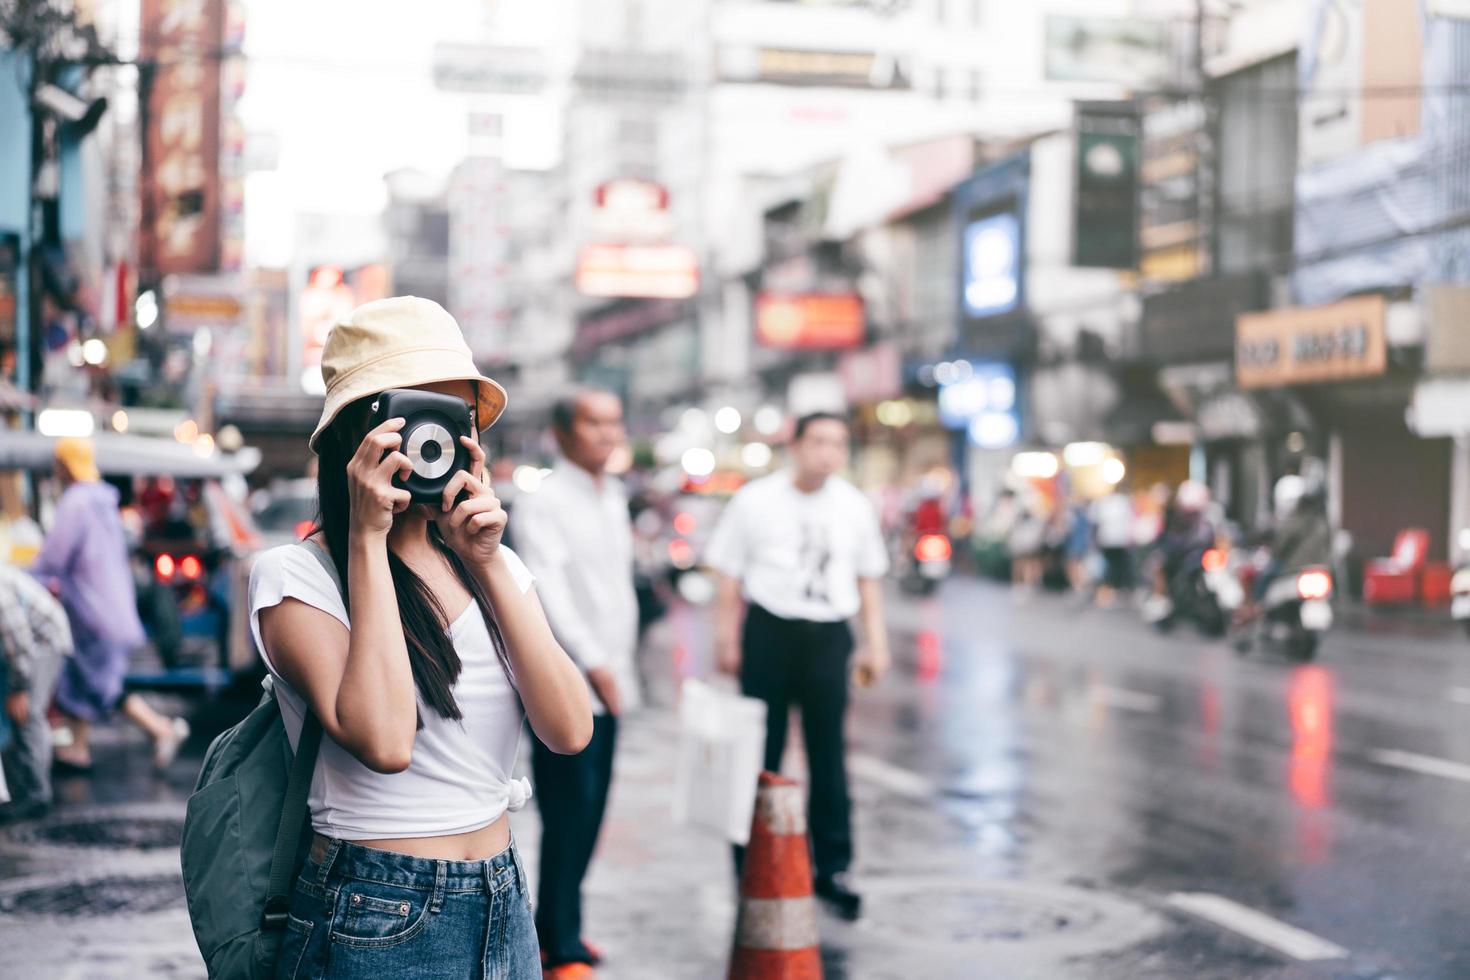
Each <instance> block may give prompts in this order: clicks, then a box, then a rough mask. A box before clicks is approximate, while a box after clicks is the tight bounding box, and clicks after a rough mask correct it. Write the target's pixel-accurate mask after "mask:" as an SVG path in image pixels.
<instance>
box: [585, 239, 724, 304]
mask: <svg viewBox="0 0 1470 980" xmlns="http://www.w3.org/2000/svg"><path fill="white" fill-rule="evenodd" d="M576 283H577V292H579V293H581V294H582V295H583V296H609V297H612V296H626V297H629V298H631V299H688V298H689V297H690V296H693V295H694V294H695V293H697V292H699V259H698V258H696V257H695V255H694V252H693V250H691V249H688V248H685V247H684V246H682V245H589V246H587V247H586V248H584V249H582V254H581V255H580V256H579V257H578V258H577V278H576Z"/></svg>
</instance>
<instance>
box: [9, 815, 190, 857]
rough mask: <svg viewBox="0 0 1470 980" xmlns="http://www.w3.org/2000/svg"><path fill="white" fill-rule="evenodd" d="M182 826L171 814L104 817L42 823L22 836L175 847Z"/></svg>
mask: <svg viewBox="0 0 1470 980" xmlns="http://www.w3.org/2000/svg"><path fill="white" fill-rule="evenodd" d="M183 828H184V822H183V821H182V820H179V819H177V818H174V817H106V818H89V819H85V820H63V821H58V822H56V823H46V824H41V825H40V826H37V827H34V828H32V829H31V830H29V831H28V832H27V833H26V834H25V837H26V839H28V840H32V841H35V842H37V843H43V844H56V845H59V846H61V847H105V848H109V849H113V850H116V849H127V850H139V851H150V850H158V849H162V848H170V847H178V846H179V841H180V840H181V839H182V838H183Z"/></svg>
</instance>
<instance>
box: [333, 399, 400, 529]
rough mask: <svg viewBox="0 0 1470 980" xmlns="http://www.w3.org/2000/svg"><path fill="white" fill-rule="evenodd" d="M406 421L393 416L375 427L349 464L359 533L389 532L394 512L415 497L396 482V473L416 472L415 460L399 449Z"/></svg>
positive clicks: (350, 492)
mask: <svg viewBox="0 0 1470 980" xmlns="http://www.w3.org/2000/svg"><path fill="white" fill-rule="evenodd" d="M403 424H404V420H403V419H401V418H398V419H389V420H388V421H386V422H384V423H383V424H382V425H380V426H378V427H377V428H376V429H373V430H372V431H371V432H369V433H368V434H367V435H366V436H364V437H363V440H362V445H360V446H358V447H357V452H355V453H353V455H352V459H351V461H350V462H348V464H347V495H348V499H349V500H350V501H351V505H352V531H353V533H355V534H373V535H384V534H387V533H388V529H389V528H391V527H392V526H393V515H395V514H398V513H400V512H402V511H403V510H404V509H406V508H407V507H408V505H409V503H411V502H412V500H413V498H412V496H411V495H410V494H409V492H408V491H407V490H405V489H403V488H402V487H395V486H394V485H393V478H394V477H395V476H400V475H401V476H407V475H408V474H410V473H412V472H413V463H411V462H409V459H408V457H407V456H405V455H403V453H401V452H399V451H398V447H399V446H400V445H402V443H403V436H402V435H401V434H400V432H399V430H400V429H402V428H403ZM384 453H387V455H386V456H385V455H383V454H384Z"/></svg>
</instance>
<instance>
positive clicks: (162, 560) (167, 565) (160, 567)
mask: <svg viewBox="0 0 1470 980" xmlns="http://www.w3.org/2000/svg"><path fill="white" fill-rule="evenodd" d="M177 570H178V565H177V564H175V562H174V556H173V555H159V556H158V557H157V558H155V559H154V560H153V571H154V572H156V573H157V574H158V577H159V578H161V579H163V580H164V581H165V582H167V581H168V580H169V579H171V578H173V577H174V572H175V571H177Z"/></svg>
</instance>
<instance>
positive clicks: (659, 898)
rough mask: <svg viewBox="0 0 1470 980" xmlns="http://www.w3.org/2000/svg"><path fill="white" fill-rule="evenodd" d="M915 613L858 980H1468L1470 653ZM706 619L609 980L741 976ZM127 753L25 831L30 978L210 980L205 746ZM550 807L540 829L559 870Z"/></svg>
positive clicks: (637, 794)
mask: <svg viewBox="0 0 1470 980" xmlns="http://www.w3.org/2000/svg"><path fill="white" fill-rule="evenodd" d="M893 599H894V606H893V629H894V632H895V653H896V658H897V661H898V663H897V667H896V669H895V672H894V674H893V676H892V677H891V678H890V679H889V681H888V682H887V683H885V684H884V685H883V686H882V687H881V688H879V689H876V690H874V691H872V692H869V693H865V694H861V695H858V696H857V700H856V703H855V709H854V711H853V714H852V717H851V719H850V724H849V741H850V744H851V748H852V755H851V769H852V774H853V778H854V794H855V799H856V814H857V834H858V853H859V857H858V864H857V867H856V869H855V871H856V878H857V881H858V883H859V885H860V887H861V888H862V889H863V890H864V891H865V893H866V894H867V896H868V908H867V912H866V914H865V916H864V918H863V919H862V920H861V921H859V922H858V923H856V924H846V923H843V922H840V921H838V920H836V919H834V918H831V917H829V916H823V918H822V919H821V924H820V928H821V935H822V950H823V959H824V962H825V964H826V966H827V969H828V976H829V977H832V978H874V980H877V978H893V980H899V978H907V977H913V976H916V975H923V976H928V977H936V978H938V977H946V978H949V977H953V978H988V977H996V978H1029V977H1035V978H1063V977H1077V978H1093V977H1097V978H1118V980H1123V978H1130V980H1132V978H1165V977H1184V976H1188V977H1194V978H1226V977H1242V976H1251V977H1274V978H1315V977H1322V978H1326V977H1359V978H1389V977H1415V978H1453V977H1461V976H1464V975H1465V973H1466V971H1467V970H1470V942H1467V937H1466V933H1465V930H1464V928H1463V924H1462V916H1461V905H1462V897H1463V895H1462V892H1463V887H1462V886H1463V881H1464V879H1465V875H1466V873H1467V870H1470V868H1467V864H1470V857H1467V855H1470V836H1467V834H1470V831H1467V829H1466V825H1465V823H1464V821H1463V820H1460V819H1459V818H1458V814H1460V813H1461V812H1463V809H1464V807H1465V806H1466V805H1467V803H1470V745H1467V742H1466V735H1465V731H1466V727H1465V719H1464V713H1465V712H1466V711H1470V707H1467V702H1470V662H1467V658H1466V653H1467V643H1466V640H1465V639H1464V637H1463V636H1461V635H1459V634H1458V633H1448V632H1446V631H1445V629H1444V628H1443V626H1442V625H1435V624H1427V623H1423V622H1416V621H1413V620H1403V619H1394V620H1388V621H1381V620H1380V621H1374V622H1370V623H1366V624H1364V625H1362V626H1361V627H1354V628H1352V629H1347V630H1343V631H1341V632H1339V633H1338V634H1336V635H1334V636H1333V638H1332V639H1331V641H1330V642H1329V643H1328V644H1327V645H1326V646H1325V647H1324V649H1323V652H1322V659H1321V662H1320V663H1319V664H1311V665H1296V666H1294V665H1288V664H1286V663H1283V662H1279V661H1275V660H1271V659H1268V658H1264V657H1260V656H1253V657H1251V658H1247V659H1242V658H1240V657H1238V656H1237V655H1236V653H1235V652H1234V651H1233V650H1231V649H1230V648H1229V646H1227V645H1225V644H1222V643H1218V642H1211V641H1208V640H1204V639H1201V638H1198V637H1196V636H1194V635H1192V634H1191V633H1189V632H1188V631H1181V632H1179V633H1177V634H1175V635H1171V636H1161V635H1158V634H1156V633H1154V632H1153V631H1151V630H1149V629H1148V628H1147V627H1146V626H1144V625H1143V624H1142V623H1141V622H1139V620H1138V618H1137V617H1136V616H1135V615H1134V614H1133V613H1132V612H1131V611H1124V610H1113V611H1101V610H1095V609H1091V608H1083V607H1079V606H1078V605H1077V604H1076V603H1074V602H1072V601H1069V600H1067V599H1065V598H1058V597H1053V596H1038V597H1036V598H1034V599H1032V600H1030V601H1027V602H1022V603H1017V602H1015V601H1013V600H1012V598H1011V596H1010V595H1009V594H1008V593H1007V592H1006V591H1005V590H1004V589H1002V588H999V587H997V586H994V585H990V584H982V583H978V582H976V581H974V580H971V579H956V580H954V581H952V582H950V583H947V584H946V586H945V587H944V589H943V590H942V591H941V592H940V594H939V595H938V596H936V597H934V598H930V599H918V600H916V599H910V598H899V597H898V596H897V595H895V596H894V597H893ZM707 627H708V623H707V619H706V618H705V616H704V615H703V612H702V611H700V610H697V609H694V608H690V607H680V608H676V609H675V610H674V611H673V613H672V614H671V617H670V619H669V620H667V621H666V622H665V624H663V625H662V626H660V627H659V628H658V629H657V630H655V632H654V634H653V636H652V638H651V640H650V642H649V644H648V645H647V649H646V651H645V655H644V659H643V666H644V668H645V674H646V675H647V676H648V678H649V687H650V693H651V694H652V695H653V700H654V701H655V702H657V704H658V705H659V706H658V707H653V708H650V709H649V710H648V711H646V712H645V713H644V714H643V715H642V716H640V717H639V718H638V719H637V720H636V721H634V722H633V723H631V724H630V725H629V728H628V733H629V734H628V738H627V740H626V742H625V743H624V745H623V747H622V750H621V753H620V755H619V758H618V781H617V783H616V784H615V789H614V793H613V801H612V809H611V814H610V817H609V821H608V824H607V826H606V828H605V830H604V833H603V836H602V841H601V846H600V851H599V854H598V857H597V859H596V861H595V862H594V865H593V872H592V874H591V876H590V878H589V880H588V883H587V886H586V887H587V896H588V907H587V916H588V922H589V925H588V928H589V932H590V934H591V936H592V937H593V938H595V939H596V940H598V941H599V942H600V943H603V944H604V945H605V948H606V951H607V957H608V959H607V965H606V967H605V968H604V970H603V971H602V972H603V975H605V976H608V977H614V978H628V980H633V978H664V977H668V978H705V977H710V978H713V977H718V976H721V975H723V969H724V963H725V958H726V955H727V952H728V948H729V945H730V936H731V929H732V923H733V917H734V909H735V901H734V891H733V879H732V876H731V873H730V863H729V855H728V851H727V850H726V848H725V847H724V846H723V845H722V844H720V843H719V842H718V841H717V840H714V839H712V838H709V837H707V836H704V835H702V834H700V833H698V832H695V831H692V830H689V829H687V828H681V827H676V826H675V825H674V824H673V823H672V820H671V817H670V806H669V803H670V799H671V795H672V782H671V772H672V758H673V747H674V744H675V742H676V734H677V731H676V724H675V721H674V718H673V716H672V715H671V714H670V713H669V711H668V710H667V706H668V703H669V699H670V698H671V696H672V694H673V691H674V683H675V678H676V677H677V676H678V675H679V673H680V672H690V673H699V672H702V671H703V669H704V667H703V664H702V662H701V661H702V657H703V652H702V651H704V650H706V649H707V642H708V641H707ZM126 741H128V739H126V738H122V737H121V735H119V737H118V738H116V739H111V740H108V741H106V742H105V743H104V744H103V746H102V747H101V748H99V752H100V751H106V752H107V756H106V758H105V762H106V765H105V766H104V770H103V773H102V774H101V775H99V776H98V777H97V778H96V779H95V780H93V781H92V782H91V783H90V785H89V784H88V783H86V782H84V781H80V780H77V779H75V778H72V779H64V780H63V781H62V782H61V784H60V786H59V792H60V794H61V796H62V799H63V800H64V801H65V806H64V807H63V808H62V809H61V810H60V811H59V812H57V813H56V814H55V815H53V816H52V817H50V818H48V819H46V820H44V821H41V822H39V823H34V824H24V825H20V826H16V827H12V828H9V829H7V830H5V831H4V836H3V845H0V880H3V885H0V910H3V912H4V914H3V916H0V944H3V948H4V949H5V951H6V964H7V966H6V969H7V972H10V971H14V972H13V974H12V975H14V976H17V977H22V976H48V977H50V976H55V977H78V978H80V977H87V978H98V977H103V978H123V977H138V976H179V977H185V976H187V977H193V976H202V967H201V965H200V964H199V962H198V958H197V953H196V952H195V950H194V948H193V943H192V938H191V936H190V933H189V927H188V920H187V917H186V916H185V914H184V911H183V906H182V891H181V887H180V885H179V880H178V872H177V865H176V863H175V861H176V857H175V855H176V850H175V849H174V848H173V847H171V846H170V842H171V841H176V840H177V833H178V821H179V820H180V818H181V816H182V802H181V798H182V795H183V793H184V792H185V791H186V789H187V786H188V784H189V781H190V779H191V778H192V771H193V768H194V766H195V765H196V764H197V759H198V754H197V750H198V749H199V748H200V746H199V745H198V744H196V745H195V746H193V748H195V750H196V751H195V753H194V754H193V755H191V756H189V757H186V758H184V759H181V760H180V761H179V762H178V763H176V764H175V766H174V768H173V770H172V771H171V772H170V773H169V774H168V776H167V778H165V779H162V780H155V779H154V778H153V777H152V776H151V774H149V773H148V772H147V770H146V766H145V765H144V762H143V759H142V757H141V756H139V755H138V754H137V753H133V754H132V755H131V756H129V755H128V754H127V753H125V752H124V751H123V749H124V744H123V743H125V742H126ZM197 741H198V740H196V742H197ZM791 768H792V769H793V770H794V771H796V772H798V773H799V772H800V769H801V764H800V761H799V757H797V759H796V760H795V761H794V763H793V765H792V766H791ZM534 812H535V811H534V808H532V809H528V810H527V811H525V812H523V813H521V814H519V815H518V816H517V817H516V820H515V826H516V835H517V839H518V841H519V843H520V846H521V847H522V848H524V853H525V855H526V856H527V858H528V859H529V861H528V863H530V864H532V865H533V867H532V869H531V874H532V876H533V877H534V875H535V871H534V861H535V853H536V840H537V837H538V829H537V825H536V821H535V817H534ZM84 884H86V885H87V887H85V888H83V887H79V886H81V885H84ZM1186 896H1192V897H1186ZM1200 896H1218V897H1219V899H1225V900H1228V901H1229V902H1230V903H1235V904H1234V905H1223V906H1222V905H1221V904H1219V903H1218V900H1211V901H1201V900H1200V898H1199V897H1200ZM1250 913H1257V914H1259V915H1260V916H1265V917H1269V919H1270V920H1274V922H1271V923H1268V924H1267V925H1266V926H1263V925H1262V924H1261V922H1259V921H1257V920H1255V919H1254V918H1252V917H1251V915H1250ZM1286 927H1292V928H1294V929H1296V930H1302V931H1303V932H1304V933H1306V934H1308V935H1302V934H1301V933H1295V932H1292V931H1291V930H1290V929H1288V928H1286ZM1334 947H1338V948H1337V949H1335V950H1334ZM1298 957H1305V958H1304V959H1298ZM1317 957H1320V959H1319V960H1318V959H1313V958H1317Z"/></svg>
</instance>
